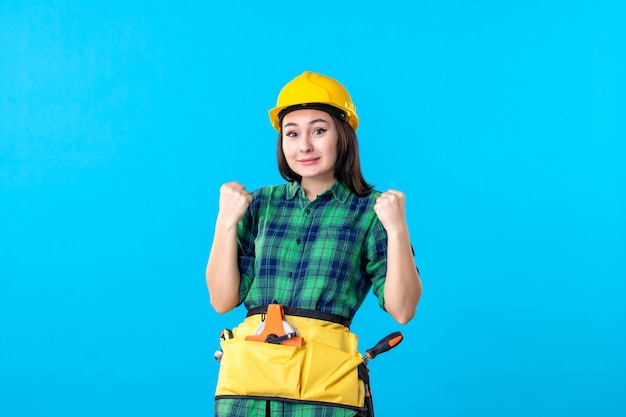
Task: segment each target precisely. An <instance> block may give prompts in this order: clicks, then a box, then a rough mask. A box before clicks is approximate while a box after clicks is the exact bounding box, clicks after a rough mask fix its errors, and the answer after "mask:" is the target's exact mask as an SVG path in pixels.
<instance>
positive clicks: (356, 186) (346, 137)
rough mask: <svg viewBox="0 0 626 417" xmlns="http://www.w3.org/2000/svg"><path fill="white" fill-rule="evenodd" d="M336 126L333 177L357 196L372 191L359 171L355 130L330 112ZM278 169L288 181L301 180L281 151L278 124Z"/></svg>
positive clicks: (281, 136) (281, 135)
mask: <svg viewBox="0 0 626 417" xmlns="http://www.w3.org/2000/svg"><path fill="white" fill-rule="evenodd" d="M329 114H330V113H329ZM330 115H331V117H332V119H333V122H334V123H335V127H336V128H337V161H336V162H335V178H336V179H337V180H338V181H340V182H341V183H343V184H344V185H345V186H346V187H348V189H349V190H350V191H352V192H353V193H354V194H356V195H358V196H359V197H364V196H366V195H368V194H370V193H371V192H372V190H373V189H374V187H373V186H372V185H370V184H368V183H367V182H366V181H365V178H363V173H362V172H361V161H360V159H359V143H358V140H357V137H356V132H355V131H354V129H352V126H350V125H349V124H348V123H347V122H346V121H344V120H341V119H339V118H337V117H336V116H334V115H332V114H330ZM276 154H277V158H278V170H279V171H280V175H281V176H282V177H283V178H284V179H286V180H287V181H289V182H292V181H297V182H300V181H302V177H301V176H300V175H298V174H296V173H295V172H293V170H292V169H291V168H290V167H289V164H288V163H287V158H285V153H284V152H283V126H282V123H281V125H280V131H279V132H278V143H277V146H276Z"/></svg>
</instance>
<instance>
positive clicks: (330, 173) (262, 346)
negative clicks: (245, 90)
mask: <svg viewBox="0 0 626 417" xmlns="http://www.w3.org/2000/svg"><path fill="white" fill-rule="evenodd" d="M269 114H270V120H271V123H272V125H273V126H274V128H275V129H276V130H277V131H278V132H279V134H278V144H277V154H278V166H279V170H280V173H281V175H282V176H283V178H285V179H286V180H287V183H286V184H283V185H279V186H270V187H263V188H261V189H259V190H256V191H254V192H253V193H250V192H248V191H247V190H246V188H245V187H244V186H243V185H242V184H239V183H237V182H231V183H227V184H224V185H223V186H222V187H221V189H220V205H219V213H218V216H217V221H216V225H215V235H214V239H213V244H212V248H211V253H210V256H209V261H208V264H207V269H206V280H207V285H208V289H209V293H210V299H211V305H212V306H213V308H214V309H215V310H216V311H217V312H218V313H225V312H228V311H230V310H232V309H233V308H235V307H236V306H238V305H240V304H241V303H244V305H245V307H246V308H247V309H248V317H247V318H246V320H245V321H244V322H243V323H241V324H240V325H239V326H238V327H237V328H236V329H233V335H232V336H233V337H232V338H230V337H229V338H228V339H229V340H225V341H223V342H222V348H223V351H224V355H223V360H222V363H221V367H220V375H219V378H218V388H217V392H216V402H215V415H216V416H256V415H259V416H265V415H270V416H276V415H285V416H354V415H356V414H357V412H358V411H359V410H362V406H363V396H362V388H363V385H362V383H359V382H358V376H357V373H356V365H358V363H359V361H360V360H359V356H358V352H357V349H356V337H355V336H354V335H353V334H352V333H350V331H349V329H348V326H349V324H350V321H351V320H352V318H353V317H354V314H355V313H356V311H357V309H358V308H359V307H360V306H361V304H362V302H363V300H364V299H365V296H366V295H367V293H368V292H369V290H370V288H371V289H372V290H373V291H374V293H375V294H376V296H377V298H378V301H379V304H380V306H381V307H382V308H383V309H384V310H385V311H387V312H388V313H389V314H391V316H392V317H393V318H394V319H395V320H396V321H397V322H398V323H401V324H405V323H407V322H408V321H409V320H411V318H412V317H413V316H414V314H415V310H416V308H417V303H418V301H419V298H420V296H421V291H422V288H421V282H420V278H419V274H418V270H417V268H416V266H415V263H414V260H413V252H412V248H411V244H410V241H409V231H408V228H407V222H406V216H405V197H404V194H403V193H401V192H399V191H396V190H388V191H387V192H383V193H380V192H377V191H374V190H373V188H372V186H371V185H369V184H368V183H367V182H366V181H365V179H364V178H363V175H362V173H361V168H360V162H359V153H358V143H357V137H356V133H355V131H356V129H357V127H358V117H357V114H356V109H355V107H354V105H353V103H352V100H351V98H350V95H349V93H348V91H347V90H346V89H345V88H344V87H343V86H342V85H341V84H340V83H339V82H337V81H336V80H334V79H332V78H329V77H326V76H324V75H321V74H315V73H311V72H304V73H303V74H301V75H299V76H298V77H296V78H294V79H293V80H292V81H290V82H289V83H288V84H287V85H285V87H283V89H282V90H281V92H280V94H279V96H278V101H277V106H276V107H275V108H273V109H271V110H270V112H269ZM270 304H273V305H276V304H278V305H280V306H282V307H283V308H284V313H285V315H286V317H285V321H284V323H289V324H285V326H286V327H285V329H287V328H288V329H289V330H294V334H295V332H297V334H298V336H299V337H302V339H303V346H301V347H293V346H282V345H276V344H271V343H270V344H268V343H259V342H256V341H251V340H245V338H246V336H250V335H251V334H255V333H256V334H258V333H259V331H262V329H263V326H264V322H263V320H264V319H265V318H266V317H265V314H264V313H265V312H266V311H267V306H268V305H270ZM285 331H286V332H287V330H285ZM321 369H323V370H324V371H321ZM327 369H330V371H326V370H327ZM292 370H295V371H292ZM282 373H286V374H285V375H283V374H282ZM278 374H280V375H278ZM251 381H254V382H251ZM335 391H336V392H335Z"/></svg>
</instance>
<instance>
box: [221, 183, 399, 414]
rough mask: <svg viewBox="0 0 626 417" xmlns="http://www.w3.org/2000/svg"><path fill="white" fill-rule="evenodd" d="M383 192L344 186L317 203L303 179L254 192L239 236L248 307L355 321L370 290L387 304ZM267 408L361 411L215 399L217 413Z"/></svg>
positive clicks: (304, 411) (256, 411)
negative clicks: (362, 192)
mask: <svg viewBox="0 0 626 417" xmlns="http://www.w3.org/2000/svg"><path fill="white" fill-rule="evenodd" d="M379 195H380V193H379V192H373V193H371V194H370V195H369V196H367V197H358V196H356V195H355V194H353V193H352V192H351V191H350V190H348V189H347V188H346V187H345V186H344V185H343V184H341V183H339V182H337V183H335V184H334V185H333V186H332V187H330V188H329V189H328V190H326V191H325V192H323V193H322V194H320V195H319V196H318V197H317V198H316V199H315V200H314V201H310V200H309V199H308V198H306V196H305V194H304V190H303V189H302V187H301V186H300V184H298V183H297V182H292V183H287V184H284V185H280V186H272V187H264V188H261V189H259V190H256V191H254V192H253V193H252V196H253V200H252V203H251V204H250V206H249V208H248V211H247V213H246V215H245V216H244V218H243V219H242V220H241V221H240V222H239V227H238V231H237V236H238V244H239V270H240V273H241V284H240V296H241V300H242V302H243V303H244V304H245V306H246V308H248V309H250V308H254V307H260V306H266V305H268V304H271V303H273V302H278V303H279V304H282V305H284V306H289V307H297V308H304V309H311V310H318V311H322V312H325V313H332V314H336V315H340V316H343V317H346V318H349V319H352V318H353V317H354V314H355V313H356V311H357V310H358V308H359V307H360V306H361V304H362V303H363V300H364V299H365V297H366V296H367V294H368V292H369V290H370V289H372V290H373V292H374V294H376V296H377V297H378V302H379V304H380V306H381V307H383V306H384V299H383V288H384V284H385V275H386V273H387V233H386V231H385V229H384V228H383V226H382V224H381V223H380V221H379V220H378V216H377V215H376V213H375V212H374V204H375V203H376V198H377V197H378V196H379ZM268 407H269V408H268ZM268 409H271V415H272V416H279V415H280V416H283V415H284V416H292V417H348V416H354V415H355V413H356V412H355V411H353V410H349V409H345V408H339V407H329V406H323V405H311V404H302V403H283V402H280V401H271V402H270V404H268V403H267V401H263V400H241V399H221V400H218V401H215V415H216V416H224V417H225V416H228V417H236V416H265V415H266V411H267V410H268Z"/></svg>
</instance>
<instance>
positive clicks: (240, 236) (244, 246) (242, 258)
mask: <svg viewBox="0 0 626 417" xmlns="http://www.w3.org/2000/svg"><path fill="white" fill-rule="evenodd" d="M253 223H254V222H253V218H252V213H251V210H250V208H248V211H246V214H245V216H244V217H243V218H242V219H241V220H240V221H239V224H238V225H237V246H238V248H237V252H238V256H239V274H240V276H241V279H240V282H239V304H241V303H243V301H244V300H245V298H246V296H247V295H248V291H250V287H251V286H252V282H253V281H254V259H255V250H254V233H253V232H252V227H253Z"/></svg>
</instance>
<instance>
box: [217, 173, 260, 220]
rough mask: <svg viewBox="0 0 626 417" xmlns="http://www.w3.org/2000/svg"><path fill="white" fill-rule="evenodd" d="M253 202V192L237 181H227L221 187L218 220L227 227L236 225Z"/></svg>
mask: <svg viewBox="0 0 626 417" xmlns="http://www.w3.org/2000/svg"><path fill="white" fill-rule="evenodd" d="M251 202H252V194H250V193H249V192H248V190H246V187H244V186H243V185H241V184H239V183H238V182H236V181H233V182H227V183H226V184H223V185H222V186H221V187H220V211H219V214H218V220H219V221H221V222H222V223H223V224H224V225H225V226H226V227H233V226H236V225H237V223H238V222H239V220H241V218H242V217H243V215H244V214H246V210H247V209H248V206H249V205H250V203H251Z"/></svg>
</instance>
